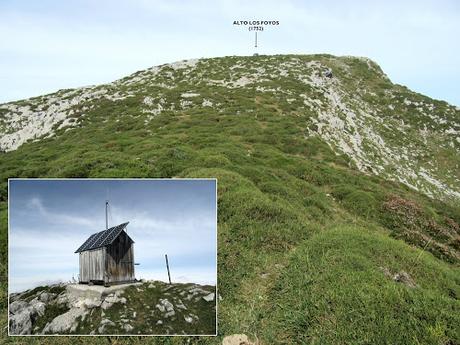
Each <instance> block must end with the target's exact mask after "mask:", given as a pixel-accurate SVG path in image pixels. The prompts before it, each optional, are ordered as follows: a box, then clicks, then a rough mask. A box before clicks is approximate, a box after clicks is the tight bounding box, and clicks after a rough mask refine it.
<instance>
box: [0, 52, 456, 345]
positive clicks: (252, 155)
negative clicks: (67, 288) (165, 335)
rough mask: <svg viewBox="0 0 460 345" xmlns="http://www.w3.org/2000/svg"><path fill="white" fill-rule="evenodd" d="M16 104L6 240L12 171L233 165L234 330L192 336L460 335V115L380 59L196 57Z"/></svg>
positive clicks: (172, 172)
mask: <svg viewBox="0 0 460 345" xmlns="http://www.w3.org/2000/svg"><path fill="white" fill-rule="evenodd" d="M0 114H1V119H2V120H1V125H0V130H1V131H2V132H3V135H2V136H1V138H0V145H1V147H2V148H3V150H4V151H5V152H4V153H2V154H1V155H0V164H1V166H2V170H1V171H0V174H1V178H2V185H1V189H0V197H1V198H2V199H1V200H2V203H1V207H2V213H1V216H2V232H1V238H2V239H6V207H7V205H6V196H7V191H6V180H7V178H8V177H21V176H24V177H216V178H218V222H219V223H218V224H219V227H218V231H219V235H218V241H219V253H218V267H219V270H218V272H219V278H218V283H219V294H220V295H221V296H222V301H221V302H220V303H219V310H218V312H219V314H218V319H219V328H218V332H219V336H218V337H217V338H206V339H203V338H200V339H195V340H193V342H196V343H209V344H215V343H221V342H222V340H223V339H224V337H225V336H229V335H232V334H246V335H247V336H248V337H249V339H251V341H253V342H256V341H258V342H259V343H260V344H277V343H281V344H283V343H284V344H297V343H330V344H335V343H336V344H367V343H421V344H447V343H453V344H455V343H460V335H459V332H458V328H457V327H456V325H458V324H460V318H459V315H460V302H459V300H458V298H459V295H460V274H459V268H458V265H459V262H460V229H459V224H460V206H459V200H460V196H459V192H460V176H459V171H460V169H459V162H460V154H459V153H460V139H459V135H458V134H459V131H460V120H459V119H460V111H459V109H457V108H455V107H452V106H450V105H448V104H447V103H445V102H442V101H435V100H432V99H430V98H428V97H425V96H423V95H420V94H416V93H414V92H411V91H410V90H408V89H407V88H405V87H403V86H399V85H394V84H392V83H391V81H390V80H388V78H387V77H386V76H385V74H384V73H383V72H382V71H381V70H380V68H379V67H378V66H377V65H376V64H375V63H373V62H372V61H370V60H368V59H365V58H354V57H334V56H329V55H311V56H300V55H296V56H294V55H286V56H255V57H226V58H216V59H204V60H189V61H182V62H178V63H174V64H167V65H163V66H158V67H154V68H151V69H148V70H145V71H141V72H137V73H135V74H133V75H131V76H129V77H126V78H124V79H121V80H118V81H116V82H114V83H111V84H106V85H101V86H96V87H90V88H84V89H75V90H63V91H59V92H58V93H55V94H51V95H46V96H42V97H37V98H33V99H29V100H24V101H20V102H13V103H8V104H3V105H0ZM1 243H2V248H1V252H0V254H1V258H2V260H1V261H0V262H1V265H2V266H1V269H2V271H1V272H2V276H5V275H6V265H5V264H4V263H5V262H6V253H7V251H6V241H2V242H1ZM1 284H2V285H1V287H2V289H1V292H2V294H3V298H2V305H0V307H1V308H3V310H6V300H5V297H6V283H5V281H4V280H2V283H1ZM5 314H6V313H5ZM1 322H2V325H6V315H4V316H2V319H1ZM2 329H3V327H2ZM2 332H3V331H2ZM3 336H4V334H3ZM5 339H6V338H5ZM58 339H60V341H62V342H63V343H66V340H65V339H63V338H58ZM8 341H10V342H12V343H14V342H16V341H17V340H15V339H10V340H8ZM31 341H35V340H31ZM36 341H37V342H36V343H37V344H38V343H39V340H38V339H37V340H36ZM47 341H48V343H50V344H52V343H53V339H50V340H47ZM79 341H80V343H95V344H96V343H100V344H106V343H107V344H108V343H109V342H108V341H109V340H105V339H100V338H95V339H89V338H82V339H81V340H79ZM187 341H188V340H187V339H183V338H175V339H173V340H167V339H162V338H155V339H148V340H144V342H142V340H136V339H134V338H133V340H132V343H133V344H137V343H152V344H153V343H187Z"/></svg>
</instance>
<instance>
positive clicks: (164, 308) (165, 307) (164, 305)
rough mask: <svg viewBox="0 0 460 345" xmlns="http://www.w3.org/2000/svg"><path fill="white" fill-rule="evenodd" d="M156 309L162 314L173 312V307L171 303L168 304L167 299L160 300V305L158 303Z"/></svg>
mask: <svg viewBox="0 0 460 345" xmlns="http://www.w3.org/2000/svg"><path fill="white" fill-rule="evenodd" d="M156 307H157V308H158V309H159V310H160V311H161V312H162V313H164V312H165V311H167V312H171V311H174V306H173V304H172V303H171V302H169V301H168V300H167V299H165V298H161V299H160V303H158V304H157V305H156Z"/></svg>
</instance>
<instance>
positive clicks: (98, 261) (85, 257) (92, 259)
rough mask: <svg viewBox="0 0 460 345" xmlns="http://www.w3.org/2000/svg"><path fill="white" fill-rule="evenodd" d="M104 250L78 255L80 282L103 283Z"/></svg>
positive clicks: (89, 251)
mask: <svg viewBox="0 0 460 345" xmlns="http://www.w3.org/2000/svg"><path fill="white" fill-rule="evenodd" d="M105 251H106V250H105V248H98V249H93V250H87V251H84V252H81V253H80V282H81V283H89V282H90V281H94V280H100V281H104V270H105V255H106V253H105Z"/></svg>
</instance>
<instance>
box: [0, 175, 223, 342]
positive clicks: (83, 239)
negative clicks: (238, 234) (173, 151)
mask: <svg viewBox="0 0 460 345" xmlns="http://www.w3.org/2000/svg"><path fill="white" fill-rule="evenodd" d="M216 188H217V180H215V179H10V180H9V190H8V196H9V200H8V201H9V208H8V209H9V217H8V219H9V233H8V235H9V236H8V251H9V255H8V258H9V260H8V267H9V276H8V293H9V296H8V304H9V306H8V317H9V335H95V336H96V335H189V336H190V335H216V332H217V296H218V295H217V288H216V286H217V200H216V190H217V189H216Z"/></svg>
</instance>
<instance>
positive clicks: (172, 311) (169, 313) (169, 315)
mask: <svg viewBox="0 0 460 345" xmlns="http://www.w3.org/2000/svg"><path fill="white" fill-rule="evenodd" d="M174 315H176V312H175V311H174V310H171V311H168V312H167V313H166V314H165V317H166V318H168V317H171V316H174Z"/></svg>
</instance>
